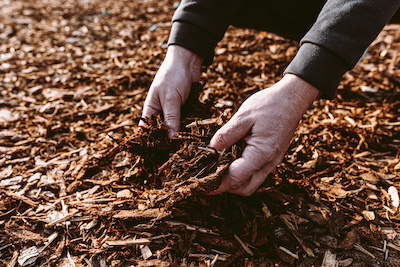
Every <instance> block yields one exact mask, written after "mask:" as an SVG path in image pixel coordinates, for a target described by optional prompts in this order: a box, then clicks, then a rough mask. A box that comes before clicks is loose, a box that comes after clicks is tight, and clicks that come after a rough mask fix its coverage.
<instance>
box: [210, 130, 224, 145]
mask: <svg viewBox="0 0 400 267" xmlns="http://www.w3.org/2000/svg"><path fill="white" fill-rule="evenodd" d="M213 141H214V146H216V147H217V148H222V147H224V146H225V144H226V142H227V135H226V133H224V132H223V131H221V130H219V131H217V133H216V134H215V137H214V140H213Z"/></svg>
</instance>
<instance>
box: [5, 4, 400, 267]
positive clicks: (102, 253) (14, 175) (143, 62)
mask: <svg viewBox="0 0 400 267" xmlns="http://www.w3.org/2000/svg"><path fill="white" fill-rule="evenodd" d="M178 4H179V2H174V1H169V0H160V1H155V0H153V1H152V0H140V1H139V0H138V1H128V0H122V1H111V0H102V1H99V0H63V1H55V0H46V1H36V0H35V1H22V0H15V1H0V14H1V15H0V40H1V42H0V66H1V68H0V80H1V82H0V92H1V97H0V137H1V138H0V152H1V156H0V266H7V267H12V266H101V267H103V266H140V267H144V266H165V267H168V266H171V267H172V266H190V267H195V266H217V267H219V266H221V267H222V266H246V267H250V266H264V267H269V266H280V267H285V266H302V267H306V266H325V267H327V266H400V254H399V253H400V236H399V234H398V231H399V228H400V224H399V223H400V217H399V197H398V188H399V186H400V155H399V146H400V119H399V118H400V100H399V99H400V87H399V85H400V70H399V65H400V57H399V56H398V51H400V26H398V25H388V26H387V27H385V29H384V30H383V31H382V32H381V34H380V35H379V36H378V37H377V38H376V40H375V41H374V42H373V43H372V44H371V46H370V48H369V50H368V52H367V53H366V55H365V57H364V58H363V59H362V61H361V62H360V63H359V64H358V65H357V67H356V68H355V69H353V70H352V71H350V72H348V73H346V74H345V76H344V77H343V79H342V81H341V84H340V86H339V90H338V95H337V97H336V99H334V100H332V101H329V100H318V101H316V102H315V103H314V104H313V106H312V107H310V109H309V110H308V111H307V113H306V114H305V115H304V117H303V119H302V121H301V123H300V124H299V127H298V129H297V131H296V133H295V136H294V138H293V140H292V143H291V146H290V148H289V150H288V151H287V154H286V156H285V158H284V159H283V162H282V163H281V164H280V165H279V166H278V167H277V168H276V169H275V170H274V171H273V172H272V173H271V174H270V175H269V176H268V177H267V179H266V181H265V182H264V184H263V185H262V186H261V187H260V188H259V189H258V191H257V192H256V193H255V194H254V195H252V196H250V197H241V196H237V195H232V194H221V195H217V196H208V195H207V193H208V192H210V191H212V190H214V189H215V188H217V187H218V185H219V184H220V182H221V180H222V179H223V177H224V174H225V173H226V170H227V168H228V166H229V164H230V162H232V161H233V160H234V159H236V158H237V157H239V156H240V153H241V151H242V149H243V147H244V143H243V142H239V143H238V144H236V145H234V146H232V147H231V148H230V149H228V150H226V151H223V152H218V151H215V150H213V149H212V148H209V147H208V146H207V145H208V142H209V140H210V138H211V137H212V135H213V134H214V133H215V132H216V130H217V129H218V128H219V127H221V126H222V125H223V124H224V123H225V122H226V121H227V120H229V118H230V117H231V116H232V115H233V114H234V112H235V111H236V110H237V109H238V107H239V106H240V104H241V103H242V102H243V101H244V100H245V99H246V98H247V97H249V96H250V95H251V94H253V93H255V92H257V91H259V90H263V89H265V88H268V87H269V86H271V85H272V84H274V83H275V82H277V81H278V80H279V79H280V78H281V77H282V72H283V70H284V69H285V67H286V66H287V64H288V63H289V62H290V60H291V59H292V58H293V57H294V55H295V54H296V51H297V49H298V43H296V42H294V41H290V40H287V39H283V38H281V37H279V36H276V35H273V34H271V33H266V32H258V31H254V30H249V29H238V28H233V27H231V28H229V30H228V32H227V33H226V35H225V38H224V39H223V40H222V41H221V42H220V43H219V44H218V47H217V49H216V51H215V52H216V55H215V61H214V63H213V64H212V65H211V66H210V67H208V68H207V69H206V68H205V69H204V70H203V74H202V77H201V81H200V84H194V85H193V88H192V94H191V96H190V97H189V100H188V103H186V105H185V106H184V107H183V108H182V112H183V116H182V118H183V119H182V128H181V132H180V133H179V135H178V136H176V137H175V138H173V139H169V138H168V137H167V130H166V127H165V126H164V125H163V120H162V118H161V117H159V116H158V117H154V118H145V119H144V120H145V121H146V122H147V126H145V127H138V123H139V121H140V120H141V118H140V116H141V111H142V106H143V101H144V99H145V97H146V94H147V90H148V88H149V86H150V84H151V81H152V79H153V77H154V75H155V73H156V71H157V69H158V67H159V66H160V64H161V62H162V59H163V57H164V54H165V52H166V42H167V40H168V34H169V29H170V27H171V22H170V21H171V17H172V14H173V12H174V10H175V9H176V7H177V6H178ZM266 90H268V89H266Z"/></svg>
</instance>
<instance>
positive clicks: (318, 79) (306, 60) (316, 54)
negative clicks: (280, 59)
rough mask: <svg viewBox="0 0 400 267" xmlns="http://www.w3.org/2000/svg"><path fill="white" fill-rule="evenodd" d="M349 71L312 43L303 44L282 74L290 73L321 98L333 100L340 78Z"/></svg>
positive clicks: (343, 64) (332, 56) (344, 65)
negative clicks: (300, 79)
mask: <svg viewBox="0 0 400 267" xmlns="http://www.w3.org/2000/svg"><path fill="white" fill-rule="evenodd" d="M349 69H350V67H349V66H347V64H346V63H345V62H344V61H342V60H341V59H340V58H339V57H338V56H336V55H335V54H334V53H332V52H330V51H329V50H327V49H324V48H322V47H320V46H318V45H316V44H313V43H304V44H303V45H302V46H301V47H300V49H299V51H298V52H297V55H296V56H295V58H294V59H293V60H292V62H291V63H290V64H289V66H288V67H287V68H286V70H285V72H284V74H286V73H291V74H294V75H296V76H298V77H300V78H302V79H303V80H305V81H307V82H308V83H310V84H311V85H313V86H314V87H316V88H317V89H319V90H320V91H321V94H322V96H321V97H322V98H325V99H333V98H335V96H336V91H337V87H338V85H339V83H340V81H341V78H342V76H343V75H344V74H345V72H346V71H348V70H349Z"/></svg>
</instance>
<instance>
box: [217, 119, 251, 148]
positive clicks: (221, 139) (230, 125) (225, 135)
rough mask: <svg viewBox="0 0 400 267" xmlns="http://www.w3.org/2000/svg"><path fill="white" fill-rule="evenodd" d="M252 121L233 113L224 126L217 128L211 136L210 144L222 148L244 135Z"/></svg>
mask: <svg viewBox="0 0 400 267" xmlns="http://www.w3.org/2000/svg"><path fill="white" fill-rule="evenodd" d="M252 126H253V123H252V121H251V120H249V119H242V118H241V116H240V115H238V114H235V115H234V116H233V117H232V118H231V119H230V120H229V121H228V122H227V123H226V124H225V125H224V126H222V127H221V129H219V130H218V131H217V132H216V133H215V134H214V136H213V137H212V138H211V141H210V146H211V147H213V148H215V149H217V150H223V149H226V148H228V147H230V146H231V145H233V144H235V143H236V142H238V141H239V140H240V139H241V138H243V137H245V136H246V135H247V134H248V133H249V131H250V130H251V128H252Z"/></svg>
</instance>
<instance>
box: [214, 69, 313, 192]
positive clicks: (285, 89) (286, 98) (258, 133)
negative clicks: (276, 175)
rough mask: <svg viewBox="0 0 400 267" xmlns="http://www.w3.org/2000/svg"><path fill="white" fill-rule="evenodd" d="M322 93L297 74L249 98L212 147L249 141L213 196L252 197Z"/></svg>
mask: <svg viewBox="0 0 400 267" xmlns="http://www.w3.org/2000/svg"><path fill="white" fill-rule="evenodd" d="M318 95H319V91H318V89H316V88H315V87H313V86H312V85H310V84H309V83H307V82H306V81H304V80H302V79H300V78H299V77H297V76H295V75H293V74H286V75H285V76H284V77H283V79H282V80H281V81H279V82H278V83H276V84H275V85H273V86H272V87H270V88H268V89H265V90H262V91H260V92H257V93H255V94H254V95H252V96H251V97H249V98H248V99H247V100H246V101H245V102H244V103H243V104H242V106H241V107H240V108H239V110H238V111H237V112H236V113H235V115H234V116H233V117H232V118H231V119H230V120H229V121H228V123H227V124H225V125H224V126H223V127H222V128H221V129H219V130H218V131H217V132H216V133H215V135H214V136H213V138H212V139H211V142H210V146H211V147H214V148H215V149H217V150H223V149H226V148H228V147H230V146H231V145H233V144H234V143H236V142H238V141H239V140H240V139H242V138H245V139H244V140H245V142H246V144H247V146H246V147H245V149H244V151H243V153H242V156H241V157H240V158H238V159H236V160H235V161H233V162H232V163H231V165H230V166H229V170H228V174H227V175H226V176H225V178H224V179H223V181H222V184H221V186H220V187H219V188H218V189H217V190H216V191H214V192H211V193H210V195H215V194H220V193H223V192H229V193H233V194H238V195H243V196H249V195H251V194H252V193H254V192H255V191H256V190H257V188H258V187H259V186H260V185H261V184H262V182H263V181H264V180H265V178H266V177H267V175H268V174H269V173H270V172H271V171H272V170H273V169H274V168H275V167H276V166H277V165H278V164H279V163H280V162H281V161H282V159H283V157H284V155H285V153H286V150H287V149H288V147H289V144H290V141H291V139H292V137H293V134H294V132H295V130H296V127H297V125H298V123H299V121H300V119H301V117H302V116H303V114H304V113H305V112H306V110H307V109H308V107H309V106H310V105H311V104H312V102H313V101H314V100H315V99H316V98H317V97H318Z"/></svg>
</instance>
